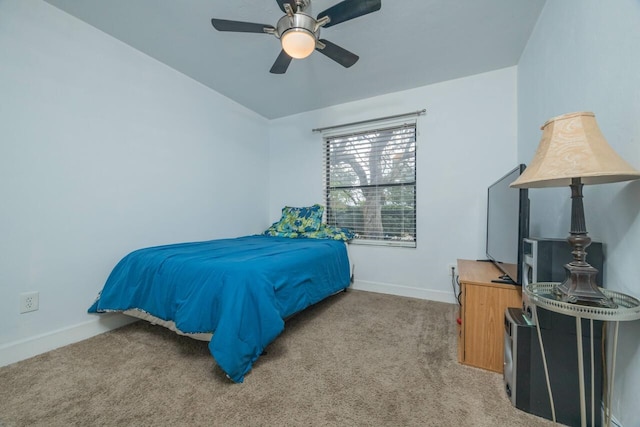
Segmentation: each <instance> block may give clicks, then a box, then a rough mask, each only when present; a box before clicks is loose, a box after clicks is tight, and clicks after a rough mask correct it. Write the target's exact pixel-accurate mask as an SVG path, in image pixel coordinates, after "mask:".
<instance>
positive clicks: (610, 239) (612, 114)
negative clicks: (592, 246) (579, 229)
mask: <svg viewBox="0 0 640 427" xmlns="http://www.w3.org/2000/svg"><path fill="white" fill-rule="evenodd" d="M638 46H640V2H638V1H637V0H615V1H613V2H602V1H599V0H549V1H547V3H546V6H545V8H544V10H543V12H542V15H541V16H540V19H539V21H538V23H537V26H536V29H535V31H534V32H533V34H532V36H531V38H530V40H529V42H528V44H527V47H526V49H525V52H524V54H523V55H522V58H521V60H520V63H519V66H518V157H519V159H520V160H521V161H522V162H524V163H528V162H529V161H530V160H531V159H532V158H533V154H534V152H535V149H536V147H537V145H538V141H539V139H540V136H541V133H540V126H541V125H542V124H543V123H544V122H545V121H546V120H547V119H549V118H551V117H554V116H557V115H560V114H564V113H569V112H573V111H593V112H594V113H595V114H596V119H597V121H598V123H599V125H600V128H601V130H602V132H603V134H604V135H605V137H606V138H607V140H608V141H609V144H610V145H611V146H612V147H613V148H614V149H615V150H616V151H617V152H618V154H620V155H621V156H622V157H623V158H624V159H626V160H627V161H628V162H629V163H631V164H632V165H634V166H635V167H636V168H638V169H640V55H639V54H638V53H639V50H638ZM569 197H570V192H569V189H568V188H566V189H549V190H547V189H539V190H532V191H530V198H531V203H532V218H531V219H532V228H533V229H535V230H536V232H537V234H538V235H539V236H544V237H566V236H567V234H568V231H569V215H570V202H569ZM584 197H585V199H584V203H585V211H586V221H587V230H588V231H589V234H590V236H591V237H592V238H593V239H594V240H597V241H601V242H603V243H604V244H605V250H606V267H605V274H604V285H605V286H606V287H607V288H610V289H614V290H617V291H621V292H624V293H627V294H630V295H632V296H634V297H636V298H639V297H640V281H639V278H640V263H639V262H638V254H639V253H640V216H639V212H640V182H631V183H618V184H605V185H597V186H586V187H585V188H584ZM619 340H620V345H619V353H618V360H617V365H616V366H617V375H616V377H615V389H614V394H613V413H614V415H615V416H616V418H617V419H618V421H620V422H621V423H622V424H623V425H624V426H638V425H640V424H639V423H640V421H639V418H638V408H637V404H638V396H640V351H639V349H640V321H635V322H623V323H622V324H621V331H620V339H619Z"/></svg>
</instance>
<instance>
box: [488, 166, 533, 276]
mask: <svg viewBox="0 0 640 427" xmlns="http://www.w3.org/2000/svg"><path fill="white" fill-rule="evenodd" d="M525 168H526V166H525V165H523V164H521V165H518V166H517V167H516V168H514V169H512V170H511V171H509V172H508V173H507V174H506V175H504V176H503V177H502V178H500V179H499V180H497V181H496V182H494V183H493V184H491V185H490V186H489V188H488V190H487V258H488V259H489V260H490V261H491V262H493V263H494V264H495V265H496V266H497V267H498V268H499V269H500V271H502V273H503V275H502V276H500V277H499V278H496V280H494V281H496V282H503V283H514V284H517V285H521V284H522V270H523V268H522V257H523V249H522V239H524V238H525V237H529V192H528V191H527V189H526V188H523V189H518V188H511V187H509V184H511V183H512V182H513V181H515V180H516V179H517V178H518V177H519V176H520V174H521V173H522V172H523V171H524V170H525Z"/></svg>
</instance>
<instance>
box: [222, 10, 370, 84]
mask: <svg viewBox="0 0 640 427" xmlns="http://www.w3.org/2000/svg"><path fill="white" fill-rule="evenodd" d="M276 2H277V3H278V6H280V9H281V10H282V11H283V12H284V13H286V15H284V16H283V17H282V18H280V19H279V20H278V23H277V24H276V26H275V27H274V26H272V25H266V24H256V23H253V22H241V21H229V20H226V19H216V18H213V19H212V20H211V24H213V27H214V28H215V29H216V30H218V31H233V32H241V33H263V34H272V35H274V36H276V37H277V38H278V39H280V43H281V44H282V51H281V52H280V55H278V58H277V59H276V62H275V63H274V64H273V66H272V67H271V70H270V72H271V73H273V74H284V73H285V72H286V71H287V68H288V67H289V64H290V63H291V59H292V58H296V59H302V58H306V57H307V56H309V55H311V53H313V51H314V50H317V51H318V52H320V53H322V54H323V55H325V56H327V57H329V58H330V59H333V60H334V61H336V62H337V63H338V64H340V65H342V66H343V67H351V66H352V65H353V64H355V63H356V62H357V61H358V59H359V57H358V55H356V54H354V53H351V52H349V51H348V50H346V49H344V48H341V47H340V46H338V45H335V44H333V43H331V42H330V41H328V40H325V39H321V38H320V28H321V27H324V28H328V27H331V26H332V25H336V24H340V23H342V22H345V21H349V20H351V19H354V18H357V17H359V16H362V15H366V14H368V13H371V12H375V11H377V10H380V7H381V5H382V0H343V1H341V2H340V3H338V4H335V5H333V6H331V7H330V8H328V9H326V10H324V11H322V12H320V13H319V14H318V16H317V17H316V18H315V19H314V18H313V17H312V16H311V15H309V14H307V13H305V11H306V10H307V9H308V8H309V5H310V4H311V0H276Z"/></svg>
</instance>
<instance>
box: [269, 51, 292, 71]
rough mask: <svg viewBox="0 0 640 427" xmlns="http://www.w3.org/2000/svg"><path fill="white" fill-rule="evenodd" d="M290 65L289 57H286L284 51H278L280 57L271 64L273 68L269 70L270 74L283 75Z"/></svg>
mask: <svg viewBox="0 0 640 427" xmlns="http://www.w3.org/2000/svg"><path fill="white" fill-rule="evenodd" d="M290 63H291V57H290V56H289V55H287V53H286V52H285V51H284V50H281V51H280V55H278V58H276V62H274V63H273V66H272V67H271V69H270V70H269V72H270V73H272V74H284V73H285V72H286V71H287V68H289V64H290Z"/></svg>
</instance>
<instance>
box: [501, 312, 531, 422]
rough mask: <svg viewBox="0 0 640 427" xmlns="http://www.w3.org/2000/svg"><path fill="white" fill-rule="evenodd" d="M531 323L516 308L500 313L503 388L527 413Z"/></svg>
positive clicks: (529, 387)
mask: <svg viewBox="0 0 640 427" xmlns="http://www.w3.org/2000/svg"><path fill="white" fill-rule="evenodd" d="M535 333H536V330H535V326H534V325H533V324H532V323H531V322H530V320H529V319H528V318H527V316H525V315H524V312H523V311H522V310H521V309H519V308H507V309H506V310H505V312H504V370H503V379H504V388H505V391H506V392H507V396H508V397H509V399H510V400H511V403H512V404H513V406H515V407H516V408H518V409H522V410H523V411H526V412H529V410H530V405H531V404H530V400H531V339H532V337H533V334H535Z"/></svg>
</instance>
